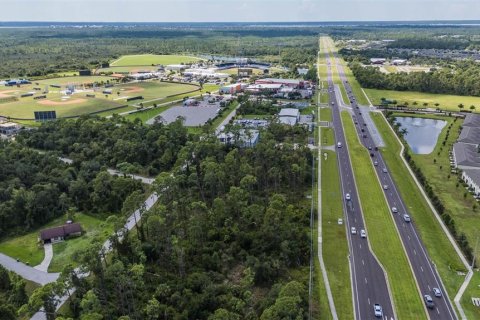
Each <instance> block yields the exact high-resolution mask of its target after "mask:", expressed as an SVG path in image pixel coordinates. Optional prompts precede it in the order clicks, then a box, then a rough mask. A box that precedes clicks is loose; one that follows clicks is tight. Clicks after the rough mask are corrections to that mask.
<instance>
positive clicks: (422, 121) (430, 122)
mask: <svg viewBox="0 0 480 320" xmlns="http://www.w3.org/2000/svg"><path fill="white" fill-rule="evenodd" d="M395 121H396V122H397V123H399V124H400V126H401V127H400V130H401V129H406V130H407V134H406V135H405V136H404V138H405V140H406V141H407V143H408V145H409V146H410V149H412V151H413V153H415V154H429V153H431V152H432V151H433V149H435V145H436V144H437V140H438V136H439V135H440V133H441V132H442V129H443V128H444V127H445V125H446V124H447V121H443V120H436V119H426V118H414V117H396V118H395Z"/></svg>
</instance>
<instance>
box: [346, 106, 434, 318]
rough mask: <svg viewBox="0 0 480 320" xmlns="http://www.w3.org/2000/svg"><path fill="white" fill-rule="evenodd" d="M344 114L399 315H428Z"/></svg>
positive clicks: (377, 250) (372, 234) (374, 243)
mask: <svg viewBox="0 0 480 320" xmlns="http://www.w3.org/2000/svg"><path fill="white" fill-rule="evenodd" d="M341 117H342V122H343V127H344V129H345V136H346V139H347V144H348V147H349V151H350V158H351V163H352V166H353V169H354V170H353V171H354V174H355V180H356V184H357V188H358V193H359V196H360V199H361V205H362V211H363V216H364V219H365V224H366V227H367V229H368V231H367V234H368V235H369V241H370V245H371V248H372V251H373V252H374V254H375V255H376V257H377V258H378V259H379V262H380V263H381V264H382V266H383V267H384V269H385V271H386V273H387V279H388V282H389V285H390V289H391V294H392V295H393V300H394V304H395V307H396V313H397V316H398V318H399V319H426V318H427V316H426V314H425V308H424V306H423V302H422V300H421V298H420V293H419V292H418V289H417V285H416V283H415V279H414V275H413V272H412V269H411V267H410V265H409V261H408V259H407V256H406V253H405V251H404V248H403V247H402V243H401V240H400V237H399V235H398V231H397V229H396V226H395V223H394V221H393V219H392V216H391V213H390V209H389V208H388V205H387V202H386V200H385V197H384V195H383V191H382V189H381V187H380V184H379V183H378V180H377V177H376V173H375V171H374V168H373V165H372V163H371V161H370V156H369V154H368V152H367V150H366V149H365V148H364V147H363V146H362V145H361V144H360V142H359V141H358V138H357V133H356V131H355V128H354V125H353V121H352V119H351V117H350V115H349V114H348V113H347V112H345V111H343V112H342V114H341Z"/></svg>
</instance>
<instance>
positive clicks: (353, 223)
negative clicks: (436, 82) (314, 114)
mask: <svg viewBox="0 0 480 320" xmlns="http://www.w3.org/2000/svg"><path fill="white" fill-rule="evenodd" d="M327 59H328V57H327ZM328 69H329V70H328V71H329V72H328V79H327V80H328V84H329V104H330V105H331V106H332V122H333V129H334V132H335V137H336V142H340V143H341V144H342V147H340V148H338V147H337V161H338V167H339V172H340V179H341V186H342V191H343V194H344V201H343V208H344V213H345V221H346V228H347V234H348V242H349V247H350V266H351V271H352V288H353V297H354V301H353V302H354V309H355V317H356V319H358V320H360V319H373V318H375V314H374V310H373V306H374V304H376V303H378V304H380V305H381V306H382V308H383V319H394V312H393V306H392V301H391V299H390V294H389V291H388V286H387V281H386V279H385V274H384V271H383V269H382V268H381V267H380V265H379V263H378V261H377V260H376V259H375V257H374V256H373V254H372V252H371V251H370V247H369V245H368V235H367V238H361V236H360V230H364V229H365V224H364V220H363V215H362V210H361V207H360V202H359V199H358V195H357V190H356V186H355V180H354V179H355V178H354V175H353V170H352V166H351V163H350V157H349V154H348V148H347V144H346V140H345V135H344V131H343V127H342V123H341V119H340V111H339V107H338V96H337V95H336V93H335V90H333V81H332V78H331V70H330V67H329V68H328ZM347 193H348V194H349V195H350V200H346V199H345V195H346V194H347ZM352 227H355V228H356V230H357V234H352V233H351V228H352Z"/></svg>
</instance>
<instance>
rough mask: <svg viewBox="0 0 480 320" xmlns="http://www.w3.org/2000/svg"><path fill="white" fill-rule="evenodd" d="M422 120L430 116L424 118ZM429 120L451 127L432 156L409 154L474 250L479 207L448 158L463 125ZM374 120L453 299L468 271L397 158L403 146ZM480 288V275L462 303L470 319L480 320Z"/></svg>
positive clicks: (380, 119) (385, 125) (384, 125)
mask: <svg viewBox="0 0 480 320" xmlns="http://www.w3.org/2000/svg"><path fill="white" fill-rule="evenodd" d="M399 115H401V114H399ZM409 116H411V115H409ZM416 116H418V115H416ZM422 117H427V116H424V115H422ZM428 118H434V119H440V120H444V121H447V122H448V123H447V125H446V126H445V128H444V129H443V130H442V132H441V134H440V135H439V137H438V141H437V144H436V146H435V149H434V151H433V152H432V153H431V154H426V155H425V154H413V153H412V152H410V154H411V155H412V158H413V160H414V161H415V163H416V164H417V166H419V167H420V168H421V170H422V172H423V174H424V175H425V177H426V178H427V179H428V181H429V183H430V185H431V187H432V189H433V190H434V191H435V193H436V194H437V196H438V197H439V198H440V199H441V201H442V203H443V204H444V206H445V208H446V212H448V213H449V214H450V215H451V216H452V218H453V219H454V220H455V225H456V227H457V231H458V232H459V233H460V232H465V234H466V235H467V238H468V239H469V241H470V243H471V246H472V247H474V246H475V239H476V237H478V236H479V231H478V230H479V229H478V226H479V225H480V216H479V215H478V210H479V209H475V210H474V209H473V206H474V205H476V206H477V207H478V205H477V204H476V201H475V199H474V198H473V197H472V196H471V195H469V194H468V195H467V196H466V197H465V192H466V190H465V189H464V188H463V186H462V184H461V183H460V184H458V185H457V183H458V179H457V178H456V175H455V174H452V173H450V163H449V154H448V152H449V150H450V149H451V147H452V145H453V143H454V142H455V140H456V139H457V137H458V132H459V129H460V126H461V124H462V121H461V120H457V121H454V119H453V118H450V117H435V116H428ZM373 120H374V121H375V124H376V126H377V128H378V130H379V131H380V132H381V134H382V136H383V139H384V140H385V142H386V145H387V147H386V148H382V153H383V155H384V157H385V161H387V164H388V165H389V167H390V168H391V172H392V175H393V176H394V178H395V180H396V181H397V185H398V187H399V191H400V194H401V195H402V197H403V198H404V199H407V203H408V204H409V210H410V211H411V213H412V216H413V217H414V219H415V222H416V226H417V228H418V230H419V231H420V235H421V238H422V240H423V242H424V243H425V245H426V247H427V250H428V253H429V255H430V256H431V258H432V260H433V261H434V262H435V265H436V266H437V269H438V271H439V273H440V276H441V277H442V280H443V283H444V284H445V286H446V289H447V291H448V294H449V296H450V298H451V299H453V297H454V296H455V294H456V293H457V291H458V289H459V288H460V285H461V283H462V282H463V279H464V277H463V276H462V275H459V274H457V271H461V272H464V271H465V268H464V266H463V264H462V263H461V261H460V258H459V257H458V256H457V254H456V253H455V251H454V249H453V247H452V245H451V244H450V242H449V241H448V239H447V237H446V235H445V234H444V233H443V231H442V230H441V228H440V225H439V223H438V222H437V221H436V219H435V217H434V216H433V212H431V210H430V209H429V208H428V206H427V203H426V201H425V200H424V199H423V197H421V195H420V193H419V191H418V189H417V188H416V186H415V183H414V181H413V179H412V178H410V176H409V174H408V171H407V168H406V167H405V166H404V165H403V162H402V161H401V159H400V158H399V157H398V154H399V152H400V148H401V146H400V144H399V143H398V141H397V139H396V138H395V136H394V134H393V133H392V131H391V130H390V128H389V127H388V123H387V122H386V121H385V120H384V119H383V117H381V116H380V115H379V114H377V115H376V116H375V117H373ZM450 125H452V127H451V129H450V134H449V136H448V138H447V140H446V141H447V142H446V143H445V146H443V141H444V140H445V137H446V135H447V130H448V127H449V126H450ZM434 160H435V161H434ZM479 251H480V248H477V256H478V254H479V253H480V252H479ZM479 285H480V274H479V273H478V272H477V273H476V274H475V277H474V278H473V280H472V283H471V285H470V286H469V288H468V289H467V291H466V293H465V295H464V298H463V300H462V305H463V307H464V308H465V311H466V312H467V316H469V319H470V318H471V319H476V318H479V317H480V310H479V309H478V308H477V307H474V306H473V304H472V303H471V298H472V297H479V296H480V287H479Z"/></svg>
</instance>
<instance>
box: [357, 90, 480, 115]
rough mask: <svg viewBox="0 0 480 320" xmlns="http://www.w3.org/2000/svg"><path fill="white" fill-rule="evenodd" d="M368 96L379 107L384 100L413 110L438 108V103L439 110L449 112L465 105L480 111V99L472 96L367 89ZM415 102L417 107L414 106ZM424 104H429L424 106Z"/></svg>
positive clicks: (465, 108)
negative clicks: (406, 104)
mask: <svg viewBox="0 0 480 320" xmlns="http://www.w3.org/2000/svg"><path fill="white" fill-rule="evenodd" d="M365 92H366V93H367V96H368V97H369V98H370V101H372V103H373V104H375V105H379V104H380V102H381V99H382V98H385V99H387V100H397V102H398V103H399V104H404V103H405V102H408V105H409V107H412V108H437V107H436V106H435V103H438V104H439V106H438V108H440V109H443V110H448V111H459V110H460V109H459V108H458V105H459V104H460V103H461V104H463V105H464V107H463V109H464V110H470V106H471V105H473V106H475V109H474V110H473V111H475V112H479V111H480V97H471V96H455V95H448V94H435V93H425V92H414V91H393V90H377V89H365ZM414 102H416V103H417V105H414ZM424 103H428V105H427V106H424V105H423V104H424Z"/></svg>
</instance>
